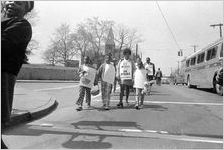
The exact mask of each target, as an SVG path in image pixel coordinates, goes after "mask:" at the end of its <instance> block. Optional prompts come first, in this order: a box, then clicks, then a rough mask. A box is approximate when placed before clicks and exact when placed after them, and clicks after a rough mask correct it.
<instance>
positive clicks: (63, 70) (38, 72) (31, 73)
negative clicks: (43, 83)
mask: <svg viewBox="0 0 224 150" xmlns="http://www.w3.org/2000/svg"><path fill="white" fill-rule="evenodd" d="M77 71H78V68H72V67H60V66H47V65H32V64H24V65H23V66H22V68H21V70H20V72H19V74H18V77H17V79H18V80H75V81H78V80H79V75H78V72H77Z"/></svg>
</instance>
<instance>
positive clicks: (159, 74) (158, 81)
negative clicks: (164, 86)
mask: <svg viewBox="0 0 224 150" xmlns="http://www.w3.org/2000/svg"><path fill="white" fill-rule="evenodd" d="M162 77H163V73H162V71H161V70H160V68H158V70H157V72H156V84H157V85H159V86H160V85H161V79H162Z"/></svg>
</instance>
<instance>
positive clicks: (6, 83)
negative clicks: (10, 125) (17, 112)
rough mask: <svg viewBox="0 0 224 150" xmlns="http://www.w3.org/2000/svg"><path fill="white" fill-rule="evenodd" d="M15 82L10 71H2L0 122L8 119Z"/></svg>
mask: <svg viewBox="0 0 224 150" xmlns="http://www.w3.org/2000/svg"><path fill="white" fill-rule="evenodd" d="M15 82H16V76H15V75H13V74H11V73H6V72H2V75H1V109H2V111H1V113H2V119H1V123H6V122H9V121H10V116H11V111H12V103H13V93H14V86H15Z"/></svg>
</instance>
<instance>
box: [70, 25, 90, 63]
mask: <svg viewBox="0 0 224 150" xmlns="http://www.w3.org/2000/svg"><path fill="white" fill-rule="evenodd" d="M71 42H72V45H73V47H74V48H75V49H76V50H77V51H78V53H79V55H80V56H81V63H83V58H84V56H85V55H86V52H87V51H88V50H90V42H89V40H88V33H87V31H86V29H85V28H84V27H83V26H82V25H77V30H76V31H75V32H74V33H72V34H71Z"/></svg>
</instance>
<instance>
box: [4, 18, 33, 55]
mask: <svg viewBox="0 0 224 150" xmlns="http://www.w3.org/2000/svg"><path fill="white" fill-rule="evenodd" d="M31 37H32V28H31V25H30V23H29V22H27V21H26V20H20V21H17V22H15V23H14V24H12V25H11V26H9V27H7V28H5V29H4V30H3V29H2V31H1V44H2V50H4V52H5V53H8V54H12V53H13V51H14V50H15V49H14V47H15V46H16V45H18V44H25V43H28V42H29V41H30V39H31Z"/></svg>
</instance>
